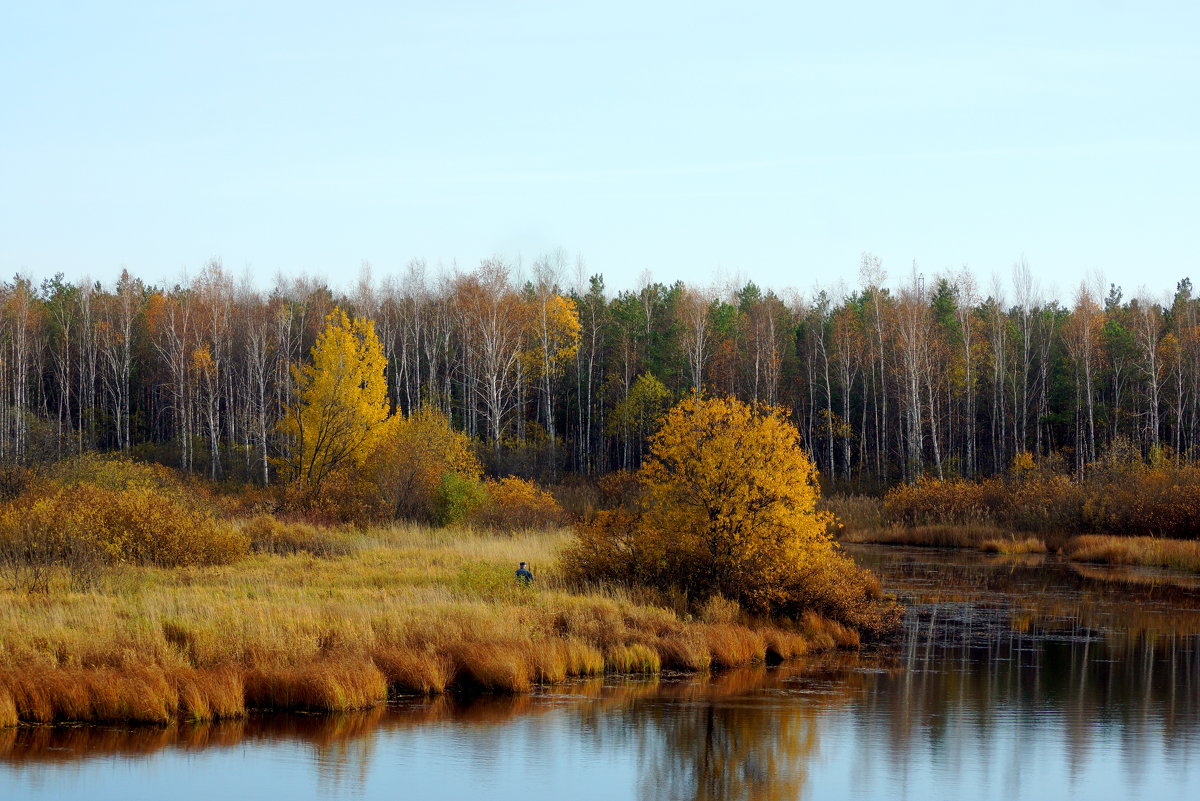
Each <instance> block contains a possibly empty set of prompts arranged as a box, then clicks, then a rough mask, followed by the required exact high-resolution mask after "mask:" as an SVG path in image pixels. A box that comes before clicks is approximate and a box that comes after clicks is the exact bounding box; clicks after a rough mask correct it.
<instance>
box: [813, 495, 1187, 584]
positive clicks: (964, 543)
mask: <svg viewBox="0 0 1200 801" xmlns="http://www.w3.org/2000/svg"><path fill="white" fill-rule="evenodd" d="M824 506H825V508H826V509H828V510H829V511H832V512H833V513H834V514H835V515H837V517H838V520H839V532H838V539H839V540H841V541H842V542H851V543H860V542H861V543H877V544H883V545H911V546H918V547H930V548H968V549H972V550H978V551H983V552H985V553H999V554H1040V553H1057V554H1059V555H1061V556H1064V557H1066V558H1067V559H1070V560H1072V561H1075V562H1093V563H1099V564H1109V565H1130V566H1137V567H1165V568H1171V569H1174V570H1181V571H1185V572H1189V573H1200V542H1197V541H1195V540H1181V539H1170V538H1166V537H1143V536H1115V535H1105V534H1079V535H1072V534H1071V533H1070V532H1065V531H1064V532H1059V533H1034V532H1028V531H1017V530H1013V529H1010V528H1007V527H1004V526H997V525H992V524H989V523H944V524H930V525H916V526H905V525H900V524H892V525H887V524H885V523H884V522H883V521H884V516H883V513H882V504H881V502H880V501H879V500H878V499H873V498H865V497H855V496H842V497H838V498H832V499H827V500H826V501H824Z"/></svg>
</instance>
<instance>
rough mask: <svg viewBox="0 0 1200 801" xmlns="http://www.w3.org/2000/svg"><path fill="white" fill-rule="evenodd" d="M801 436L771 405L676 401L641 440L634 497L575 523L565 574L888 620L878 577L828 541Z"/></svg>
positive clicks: (882, 623)
mask: <svg viewBox="0 0 1200 801" xmlns="http://www.w3.org/2000/svg"><path fill="white" fill-rule="evenodd" d="M799 439H800V438H799V432H797V431H796V428H795V426H793V425H792V424H791V422H790V421H789V420H788V418H787V416H786V414H785V413H784V412H783V411H781V410H779V409H776V408H771V407H753V406H749V405H747V404H745V403H742V402H741V401H738V400H734V399H702V398H689V399H687V400H684V401H682V402H681V403H679V404H678V405H677V406H675V407H674V408H673V409H672V410H671V411H670V412H668V413H667V415H666V417H665V420H664V423H663V426H662V428H661V429H660V430H659V432H658V433H657V434H655V435H654V436H653V437H651V439H650V445H651V452H650V456H649V458H648V459H647V460H646V462H645V464H644V465H643V467H642V469H641V471H640V472H639V473H638V484H639V486H640V490H641V491H640V493H639V496H638V498H637V499H636V502H635V504H633V505H630V506H626V507H624V508H617V509H612V510H609V511H606V512H602V513H599V514H598V515H597V516H596V518H595V520H593V521H591V522H590V523H588V524H585V525H582V526H580V527H579V530H578V538H577V541H576V543H575V544H574V546H573V547H572V548H571V549H570V550H569V551H568V552H567V553H566V554H565V555H564V563H565V567H566V572H567V574H568V576H570V577H572V578H574V579H576V580H583V581H602V582H612V583H624V584H632V585H649V586H652V587H655V588H657V589H660V590H663V591H671V590H673V589H674V590H682V591H683V592H684V593H685V594H686V595H687V596H688V597H689V598H690V599H691V600H692V601H693V602H694V603H696V604H702V603H703V602H704V601H705V600H707V599H709V598H712V597H713V596H716V595H720V596H723V597H725V598H728V599H730V600H732V601H736V602H737V603H738V604H739V605H740V606H741V607H742V608H743V609H745V610H747V611H748V612H751V613H753V614H785V615H792V616H795V615H797V614H798V613H800V612H801V611H803V610H806V609H810V610H818V611H820V612H821V613H823V614H826V615H830V616H833V617H836V618H838V619H840V620H843V621H845V622H847V623H850V624H851V625H855V626H861V627H864V628H867V629H870V630H872V631H882V630H884V629H887V628H890V627H892V626H894V625H896V623H897V622H898V616H897V615H896V612H895V608H894V607H892V606H891V605H888V604H882V603H880V601H879V598H880V592H879V586H878V584H877V583H876V582H874V581H873V580H872V578H871V577H870V575H869V574H868V573H867V572H866V571H863V570H861V569H860V568H858V567H857V566H856V565H854V563H853V562H852V561H851V560H850V559H849V558H847V557H846V556H845V555H844V554H842V553H840V552H839V551H838V550H837V547H836V545H835V544H834V543H833V542H832V541H831V539H830V536H829V533H828V531H827V529H828V528H829V524H830V522H831V516H830V515H829V514H828V513H826V512H819V511H817V509H816V500H817V484H816V477H817V476H816V469H815V468H814V466H813V464H812V461H811V460H810V459H809V458H808V456H807V455H806V454H805V453H804V451H803V450H802V449H801V447H800V441H799Z"/></svg>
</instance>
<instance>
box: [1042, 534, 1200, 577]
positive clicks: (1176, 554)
mask: <svg viewBox="0 0 1200 801" xmlns="http://www.w3.org/2000/svg"><path fill="white" fill-rule="evenodd" d="M1062 553H1063V554H1064V555H1065V556H1067V557H1068V558H1070V559H1073V560H1075V561H1077V562H1101V563H1104V564H1110V565H1142V566H1146V567H1169V568H1174V569H1176V570H1186V571H1188V572H1192V573H1200V542H1196V541H1193V540H1168V539H1159V538H1158V537H1112V536H1108V535H1100V534H1088V535H1083V536H1079V537H1072V538H1071V539H1069V540H1067V543H1066V545H1064V546H1063V549H1062Z"/></svg>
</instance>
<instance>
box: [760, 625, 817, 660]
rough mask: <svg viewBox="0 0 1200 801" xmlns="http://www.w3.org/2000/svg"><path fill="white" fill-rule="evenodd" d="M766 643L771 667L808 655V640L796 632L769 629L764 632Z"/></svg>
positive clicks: (767, 656)
mask: <svg viewBox="0 0 1200 801" xmlns="http://www.w3.org/2000/svg"><path fill="white" fill-rule="evenodd" d="M762 637H763V641H764V642H765V643H766V648H767V651H766V661H767V664H769V665H777V664H779V663H780V662H786V661H787V660H789V659H794V658H795V657H798V656H803V655H804V654H806V653H808V649H809V645H808V640H806V639H804V636H803V635H801V634H797V633H796V632H794V631H784V630H783V629H777V628H768V629H764V630H763V631H762Z"/></svg>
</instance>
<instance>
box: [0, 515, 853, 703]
mask: <svg viewBox="0 0 1200 801" xmlns="http://www.w3.org/2000/svg"><path fill="white" fill-rule="evenodd" d="M569 536H570V535H569V533H568V532H566V531H565V530H553V531H537V532H525V533H519V534H516V535H512V536H509V535H499V536H498V535H495V534H491V533H481V532H477V531H473V530H470V529H455V528H450V529H435V528H428V527H423V526H398V527H392V528H380V529H371V530H366V531H360V532H353V533H343V534H340V535H338V536H337V537H336V538H334V539H332V540H331V542H332V543H333V544H334V546H335V547H329V548H312V547H310V548H308V549H293V548H290V547H289V548H280V549H279V550H280V551H293V550H294V552H290V553H288V552H279V553H257V554H254V555H252V556H250V557H248V558H245V559H242V560H240V561H238V562H235V563H234V564H231V565H225V566H213V567H199V566H197V567H183V568H170V569H163V568H153V567H133V566H125V567H120V568H109V569H106V570H103V571H102V572H99V573H98V574H96V575H94V576H91V577H89V585H88V586H87V587H86V588H82V589H80V588H78V587H77V586H76V584H77V582H76V581H75V580H73V578H72V576H71V575H70V574H68V573H66V572H63V573H61V574H59V573H55V574H53V575H51V576H50V578H49V590H48V591H47V592H39V593H28V592H22V591H15V590H9V589H5V590H3V591H0V726H11V725H14V724H18V723H55V722H67V721H101V720H119V721H130V722H146V723H165V722H169V721H172V720H180V719H184V720H206V719H224V718H236V717H239V716H242V715H244V714H246V712H247V710H249V709H264V710H280V711H282V710H307V711H344V710H351V709H363V708H370V707H373V706H377V705H379V704H382V703H384V702H386V701H387V699H388V697H389V696H393V695H396V694H399V693H429V694H436V693H442V692H446V691H448V690H456V689H461V690H469V691H488V692H500V693H521V692H525V691H528V690H529V689H530V688H531V687H532V686H534V685H535V684H538V683H547V682H556V681H561V680H564V679H566V678H569V677H573V676H588V675H599V674H603V673H657V672H659V671H663V670H682V671H706V670H709V669H710V668H719V667H734V666H739V665H746V664H752V663H755V662H767V661H780V660H786V659H790V658H792V657H794V656H798V655H800V654H803V653H807V652H812V651H818V650H826V649H832V648H836V647H855V646H857V645H858V641H859V638H858V634H857V633H856V632H854V631H852V630H850V629H848V628H846V627H844V626H841V625H839V624H837V623H834V622H832V621H828V620H825V619H823V618H820V617H818V616H816V615H811V614H810V615H806V616H805V618H804V620H803V621H800V622H799V623H798V625H797V626H796V628H795V630H791V629H786V630H785V629H783V628H777V627H774V626H757V625H747V624H748V623H751V621H747V620H745V619H743V618H742V617H741V615H740V614H739V613H738V612H737V609H736V607H734V606H733V605H732V604H725V603H712V604H709V605H708V606H707V607H706V608H705V609H704V610H703V613H702V614H701V615H700V616H699V617H698V618H692V617H691V616H689V615H687V614H686V613H683V614H681V613H679V612H676V611H673V610H672V609H671V608H668V607H669V604H668V603H666V601H668V600H669V599H662V598H655V597H651V596H649V595H647V596H646V597H634V596H632V595H630V594H628V593H620V592H612V591H595V592H587V593H580V592H575V591H572V590H571V589H569V588H568V587H566V586H565V584H564V583H563V582H562V581H560V580H559V578H558V576H557V572H556V567H555V560H556V558H557V554H558V552H559V551H560V550H561V548H562V546H563V545H564V544H565V542H566V541H567V538H568V537H569ZM314 551H315V552H314ZM318 553H320V554H323V555H317V554H318ZM519 561H528V562H529V563H530V564H531V566H532V568H533V570H534V572H535V573H536V574H537V581H536V583H535V584H534V585H533V586H532V587H524V586H521V585H518V584H516V583H515V582H514V580H513V569H514V568H515V565H516V564H517V563H518V562H519Z"/></svg>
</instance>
